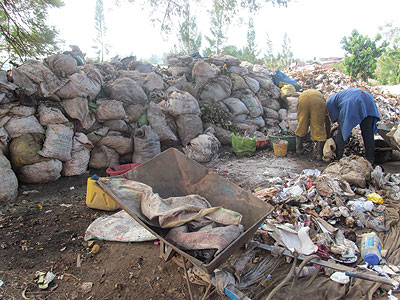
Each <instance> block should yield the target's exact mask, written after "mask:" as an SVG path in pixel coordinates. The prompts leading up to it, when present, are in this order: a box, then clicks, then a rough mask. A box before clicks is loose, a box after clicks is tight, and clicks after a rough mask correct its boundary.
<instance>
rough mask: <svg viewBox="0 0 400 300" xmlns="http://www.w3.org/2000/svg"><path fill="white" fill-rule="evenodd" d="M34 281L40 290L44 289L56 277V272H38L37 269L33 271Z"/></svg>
mask: <svg viewBox="0 0 400 300" xmlns="http://www.w3.org/2000/svg"><path fill="white" fill-rule="evenodd" d="M35 277H36V282H37V283H38V287H39V288H40V289H42V290H45V289H47V288H48V287H49V284H50V283H51V282H52V281H53V280H54V278H56V274H54V273H53V272H47V273H46V272H40V271H37V272H36V273H35Z"/></svg>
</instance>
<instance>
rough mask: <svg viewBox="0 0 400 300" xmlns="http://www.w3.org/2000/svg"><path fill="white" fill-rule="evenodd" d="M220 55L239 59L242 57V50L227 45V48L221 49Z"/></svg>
mask: <svg viewBox="0 0 400 300" xmlns="http://www.w3.org/2000/svg"><path fill="white" fill-rule="evenodd" d="M222 53H224V54H228V55H232V56H234V57H237V58H239V59H240V58H241V57H242V56H243V52H242V50H240V49H238V48H237V47H236V46H234V45H227V46H225V47H223V48H222Z"/></svg>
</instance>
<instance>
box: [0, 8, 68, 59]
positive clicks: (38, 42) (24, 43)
mask: <svg viewBox="0 0 400 300" xmlns="http://www.w3.org/2000/svg"><path fill="white" fill-rule="evenodd" d="M63 5H64V3H63V1H61V0H0V55H1V60H2V64H4V63H5V62H6V61H7V60H19V61H23V60H24V59H25V58H31V57H40V56H45V55H49V54H52V53H54V52H56V51H57V50H58V47H57V42H58V41H57V39H56V36H57V31H56V30H55V28H54V27H50V26H48V25H46V20H47V17H48V13H47V10H48V9H49V8H52V7H61V6H63Z"/></svg>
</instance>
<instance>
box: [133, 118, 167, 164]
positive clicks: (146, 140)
mask: <svg viewBox="0 0 400 300" xmlns="http://www.w3.org/2000/svg"><path fill="white" fill-rule="evenodd" d="M133 143H134V149H135V150H134V152H133V157H132V161H133V162H136V163H144V162H146V161H148V160H150V159H152V158H153V157H154V156H156V155H157V154H159V153H161V147H160V137H159V136H158V134H157V133H156V132H155V131H154V130H153V129H151V127H150V126H148V125H144V126H142V127H140V128H139V129H137V130H135V134H134V137H133Z"/></svg>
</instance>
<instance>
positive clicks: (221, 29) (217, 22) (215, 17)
mask: <svg viewBox="0 0 400 300" xmlns="http://www.w3.org/2000/svg"><path fill="white" fill-rule="evenodd" d="M228 2H229V0H228ZM225 6H226V5H221V4H220V3H219V2H218V1H216V0H214V6H213V8H212V9H211V10H210V11H209V13H210V15H211V22H210V32H211V36H206V37H205V38H206V40H207V42H208V43H209V47H207V48H206V50H205V52H204V53H205V55H207V56H208V55H210V54H220V53H221V49H222V45H223V43H224V42H225V41H226V39H227V37H226V28H227V24H228V23H229V21H230V19H229V16H228V15H226V12H227V11H226V10H225Z"/></svg>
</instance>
